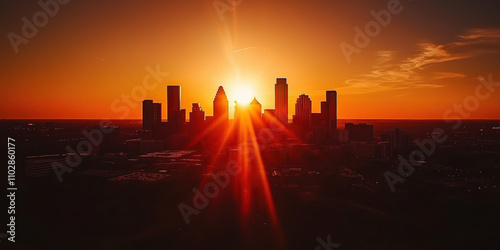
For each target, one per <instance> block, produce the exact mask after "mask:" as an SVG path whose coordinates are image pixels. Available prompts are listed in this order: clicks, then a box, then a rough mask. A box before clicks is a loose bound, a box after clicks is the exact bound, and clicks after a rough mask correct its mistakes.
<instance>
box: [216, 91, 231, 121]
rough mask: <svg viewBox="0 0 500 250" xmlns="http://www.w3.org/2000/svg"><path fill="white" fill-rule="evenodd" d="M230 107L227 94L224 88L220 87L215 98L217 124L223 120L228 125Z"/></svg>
mask: <svg viewBox="0 0 500 250" xmlns="http://www.w3.org/2000/svg"><path fill="white" fill-rule="evenodd" d="M228 107H229V103H228V101H227V96H226V92H225V91H224V88H223V87H222V86H219V89H218V90H217V94H215V98H214V119H215V121H216V122H217V123H219V122H220V120H222V121H224V122H225V123H226V124H227V122H228V119H229V114H228V110H229V108H228Z"/></svg>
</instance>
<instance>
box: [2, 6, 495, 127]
mask: <svg viewBox="0 0 500 250" xmlns="http://www.w3.org/2000/svg"><path fill="white" fill-rule="evenodd" d="M117 3H118V2H115V1H108V2H107V3H106V4H102V6H99V7H96V6H95V4H94V3H91V2H74V1H71V2H68V3H67V4H61V5H60V6H59V9H58V11H57V13H56V14H54V17H51V19H50V20H49V21H48V22H47V24H46V25H44V26H43V27H36V28H37V29H36V30H37V32H36V34H35V35H33V37H31V36H30V38H29V39H27V40H29V41H28V42H26V43H24V42H23V43H20V42H19V43H18V44H17V45H16V43H15V42H13V41H15V40H12V39H11V37H13V36H12V35H9V34H16V35H19V36H24V35H23V26H26V25H28V24H25V21H24V20H28V21H27V22H28V23H31V24H32V22H33V21H32V17H33V16H34V14H36V13H41V12H40V11H43V9H42V7H40V6H38V5H37V4H28V2H26V4H24V5H23V4H20V5H13V4H9V3H6V4H3V6H2V9H3V10H4V12H5V13H6V15H3V16H2V21H3V23H4V24H5V25H4V26H3V27H2V32H3V33H4V34H5V36H4V39H2V41H3V42H2V43H0V46H1V47H2V50H1V55H2V58H3V60H2V67H1V69H0V74H2V75H3V76H4V77H3V84H2V85H1V86H2V87H1V88H2V91H0V100H1V101H0V104H1V105H0V114H1V115H0V118H6V119H103V118H110V119H122V118H123V117H124V118H123V119H140V118H141V108H140V106H141V105H140V104H141V103H140V102H141V101H142V100H144V99H152V100H161V99H162V98H161V96H162V95H163V90H160V88H159V87H155V88H151V89H147V91H146V93H145V96H143V97H142V96H141V98H139V99H137V100H136V99H134V100H133V101H134V102H133V105H132V106H133V107H128V109H129V110H128V111H129V112H128V113H127V114H124V113H122V112H114V110H117V109H119V108H121V107H122V106H121V105H123V104H124V103H123V101H122V99H121V98H122V95H129V96H130V95H131V91H132V90H133V89H134V88H136V87H138V86H141V85H142V84H143V79H144V78H146V77H149V84H150V85H153V84H154V83H155V82H156V80H158V79H160V82H159V84H158V86H162V85H163V86H164V85H182V86H183V87H184V90H185V92H186V93H190V94H187V95H184V98H183V99H182V100H181V102H182V103H181V104H182V106H183V107H190V104H191V103H194V102H197V103H200V105H201V106H202V107H205V106H208V105H209V104H210V103H211V101H212V100H211V97H206V96H200V95H199V93H208V92H211V91H213V89H214V88H217V87H218V86H221V85H222V86H225V89H226V94H227V97H228V102H229V105H232V104H233V103H234V100H235V98H236V97H235V96H236V94H237V93H241V92H244V91H245V90H248V91H250V92H253V93H261V95H259V96H257V99H258V100H259V102H260V103H261V104H262V107H263V109H264V110H265V109H269V108H273V104H274V100H273V95H272V94H270V93H272V92H273V86H271V83H272V82H273V79H275V78H277V77H287V79H288V83H289V84H290V87H289V96H288V103H292V102H294V101H295V98H296V97H297V96H298V95H299V94H301V93H307V94H308V95H309V97H310V98H311V101H312V102H313V105H312V112H319V110H320V108H321V107H320V105H316V104H318V103H319V101H321V100H323V93H322V91H321V90H322V89H336V90H337V91H338V92H339V100H340V101H339V107H341V108H340V109H339V110H338V112H339V118H340V119H363V118H366V119H442V118H443V113H444V112H445V111H446V110H447V109H449V108H450V107H453V105H454V104H455V103H457V104H460V103H461V101H462V100H463V99H464V98H466V97H467V96H469V95H471V93H473V92H474V88H475V86H476V85H477V84H478V83H479V81H478V79H477V78H478V77H479V76H482V77H484V78H487V77H488V76H489V75H490V74H491V75H493V81H495V82H497V81H499V80H498V79H499V78H498V76H499V75H500V72H499V70H498V68H499V67H498V66H499V62H498V60H497V58H498V53H499V52H500V48H499V47H498V44H499V37H500V20H498V18H495V17H496V14H495V10H496V9H497V8H496V6H497V3H496V2H494V1H481V2H480V3H478V4H474V5H472V4H465V3H460V4H457V3H456V2H453V1H449V0H448V1H440V2H439V3H434V2H430V1H369V2H356V3H351V2H332V1H316V2H314V3H313V4H311V3H308V2H303V1H292V2H290V3H286V4H283V3H281V2H269V1H251V2H250V1H242V2H241V4H239V5H238V6H237V7H236V8H234V10H227V11H225V12H224V13H220V12H218V9H216V8H214V6H213V3H212V2H210V1H208V2H207V1H193V2H191V3H183V2H178V1H175V2H149V3H138V2H130V3H128V4H126V5H123V7H121V8H120V9H119V10H116V9H115V8H114V7H115V6H116V4H117ZM20 6H23V7H20ZM451 6H452V7H453V8H450V7H451ZM299 10H300V11H299ZM443 10H449V11H448V12H446V11H443ZM387 13H389V14H387ZM456 13H459V14H456ZM110 16H111V17H112V18H110ZM23 17H26V19H23ZM130 17H134V18H130ZM221 17H222V18H221ZM255 17H259V18H257V19H256V18H255ZM292 17H293V18H292ZM135 20H141V22H140V24H138V23H136V22H135ZM374 22H375V23H374ZM377 23H378V24H377ZM431 24H432V25H431ZM33 25H34V24H33ZM370 25H371V26H370ZM68 27H69V28H68ZM311 27H314V28H311ZM367 27H368V29H370V28H371V29H372V30H371V31H370V30H368V32H367V30H366V28H367ZM377 27H378V28H377ZM33 32H34V31H33ZM54 34H57V37H55V36H54ZM8 35H9V36H8ZM83 40H85V41H86V42H85V43H82V42H81V41H83ZM23 41H24V40H23ZM356 41H357V42H356ZM298 48H300V49H298ZM20 65H22V67H20ZM151 72H153V73H154V72H156V73H157V74H156V75H154V74H153V75H151ZM158 72H161V73H158ZM7 86H8V89H6V87H7ZM10 93H17V94H16V95H11V94H10ZM62 93H64V95H62ZM17 95H22V96H23V97H26V99H29V100H30V101H29V102H27V101H25V98H17ZM424 97H425V98H424ZM89 100H92V102H89ZM115 100H120V103H119V104H120V105H117V106H115V108H114V109H113V108H112V104H113V102H114V101H115ZM499 100H500V96H499V95H496V94H495V95H491V97H490V98H488V99H487V100H484V101H482V102H481V108H480V109H479V110H477V111H476V112H473V113H472V114H471V115H470V117H467V118H470V119H499V118H500V114H499V113H498V112H497V111H496V108H497V104H498V102H499ZM393 103H398V105H397V107H394V105H393ZM68 104H71V105H68ZM161 104H162V106H164V107H166V106H167V105H166V103H164V102H163V101H161ZM8 107H12V108H8ZM366 107H372V108H371V109H370V110H368V109H366ZM206 112H207V115H213V114H212V110H211V109H206ZM230 112H232V111H230ZM287 115H288V119H291V118H292V115H293V111H291V110H289V112H288V114H287ZM230 116H231V113H230Z"/></svg>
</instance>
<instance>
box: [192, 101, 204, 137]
mask: <svg viewBox="0 0 500 250" xmlns="http://www.w3.org/2000/svg"><path fill="white" fill-rule="evenodd" d="M204 122H205V111H203V109H202V108H201V107H200V104H199V103H193V107H192V109H191V112H189V127H190V128H191V132H192V133H193V134H197V133H200V132H201V130H202V129H203V123H204Z"/></svg>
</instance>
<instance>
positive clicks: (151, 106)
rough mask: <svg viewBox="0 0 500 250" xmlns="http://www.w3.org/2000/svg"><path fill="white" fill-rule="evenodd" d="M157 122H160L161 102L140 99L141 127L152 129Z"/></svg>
mask: <svg viewBox="0 0 500 250" xmlns="http://www.w3.org/2000/svg"><path fill="white" fill-rule="evenodd" d="M158 123H161V103H153V100H144V101H142V129H143V130H152V129H153V128H154V126H155V125H156V124H158Z"/></svg>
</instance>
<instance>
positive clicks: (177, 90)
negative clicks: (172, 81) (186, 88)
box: [167, 85, 181, 122]
mask: <svg viewBox="0 0 500 250" xmlns="http://www.w3.org/2000/svg"><path fill="white" fill-rule="evenodd" d="M180 111H181V87H180V86H173V85H169V86H167V121H168V122H174V121H177V119H178V117H179V112H180Z"/></svg>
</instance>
